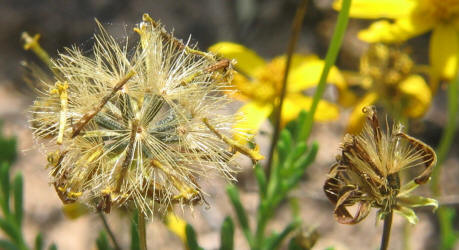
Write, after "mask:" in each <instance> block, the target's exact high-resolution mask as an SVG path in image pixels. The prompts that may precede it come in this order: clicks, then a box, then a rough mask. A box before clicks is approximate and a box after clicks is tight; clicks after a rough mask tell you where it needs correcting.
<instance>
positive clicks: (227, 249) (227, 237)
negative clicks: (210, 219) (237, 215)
mask: <svg viewBox="0 0 459 250" xmlns="http://www.w3.org/2000/svg"><path fill="white" fill-rule="evenodd" d="M220 242H221V243H220V244H221V246H220V250H233V249H234V223H233V220H232V219H231V217H229V216H227V217H226V218H225V220H224V221H223V224H222V230H221V233H220Z"/></svg>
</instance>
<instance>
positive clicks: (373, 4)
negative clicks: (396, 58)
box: [334, 0, 459, 80]
mask: <svg viewBox="0 0 459 250" xmlns="http://www.w3.org/2000/svg"><path fill="white" fill-rule="evenodd" d="M341 2H342V1H341V0H337V1H335V4H334V7H335V8H336V9H339V8H340V7H341ZM350 15H351V17H356V18H365V19H380V18H384V20H379V21H376V22H374V23H373V24H372V25H371V26H370V27H369V28H368V29H366V30H363V31H361V32H360V33H359V38H360V39H362V40H364V41H367V42H370V43H374V42H385V43H400V42H403V41H405V40H407V39H410V38H412V37H415V36H418V35H421V34H424V33H426V32H428V31H432V35H431V37H430V63H431V66H432V74H433V77H434V78H436V79H440V80H441V79H452V78H453V77H455V76H456V72H457V67H458V59H459V0H353V1H352V6H351V12H350ZM387 19H389V20H387Z"/></svg>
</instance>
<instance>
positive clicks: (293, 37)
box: [266, 0, 308, 178]
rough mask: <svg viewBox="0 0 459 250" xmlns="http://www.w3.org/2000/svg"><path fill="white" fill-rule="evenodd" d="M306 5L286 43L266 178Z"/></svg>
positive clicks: (298, 10) (305, 1)
mask: <svg viewBox="0 0 459 250" xmlns="http://www.w3.org/2000/svg"><path fill="white" fill-rule="evenodd" d="M307 5H308V1H307V0H302V1H301V3H300V6H298V8H297V10H296V14H295V18H294V19H293V25H292V34H291V36H290V40H289V42H288V47H287V62H286V63H285V69H284V77H283V78H282V88H281V92H280V95H279V105H278V106H277V107H276V109H275V110H274V122H275V124H274V134H273V138H272V139H271V147H270V149H269V158H268V165H267V167H266V177H267V178H269V175H270V173H271V165H272V161H273V156H274V150H275V149H276V143H277V140H278V139H279V133H280V126H281V117H282V116H281V115H282V106H283V104H284V99H285V93H286V92H287V80H288V75H289V72H290V65H291V63H292V57H293V52H294V51H295V47H296V43H297V41H298V36H299V34H300V31H301V27H302V26H303V19H304V15H305V14H306V7H307Z"/></svg>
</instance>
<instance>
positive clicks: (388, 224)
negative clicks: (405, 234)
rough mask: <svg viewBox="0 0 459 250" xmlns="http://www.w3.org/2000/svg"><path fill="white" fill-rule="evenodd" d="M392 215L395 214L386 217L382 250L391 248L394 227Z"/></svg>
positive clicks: (391, 213)
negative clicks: (390, 242) (390, 240)
mask: <svg viewBox="0 0 459 250" xmlns="http://www.w3.org/2000/svg"><path fill="white" fill-rule="evenodd" d="M392 215H393V212H392V211H391V212H390V213H389V214H388V215H386V216H385V217H384V228H383V235H382V238H381V247H380V248H379V249H380V250H386V249H387V247H388V246H389V238H390V229H391V227H392Z"/></svg>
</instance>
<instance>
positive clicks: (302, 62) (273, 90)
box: [209, 42, 345, 139]
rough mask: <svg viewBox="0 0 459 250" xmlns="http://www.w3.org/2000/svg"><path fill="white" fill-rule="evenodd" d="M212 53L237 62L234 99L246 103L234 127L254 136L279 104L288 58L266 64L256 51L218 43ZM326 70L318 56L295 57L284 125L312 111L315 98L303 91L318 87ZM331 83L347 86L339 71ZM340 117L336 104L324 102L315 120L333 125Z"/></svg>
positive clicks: (320, 105) (289, 83) (286, 97)
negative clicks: (301, 113) (331, 121)
mask: <svg viewBox="0 0 459 250" xmlns="http://www.w3.org/2000/svg"><path fill="white" fill-rule="evenodd" d="M209 51H211V52H213V53H215V54H218V55H221V56H223V57H226V58H232V59H235V60H236V61H237V64H236V65H235V66H234V67H235V69H236V71H237V73H235V75H234V79H233V86H234V87H235V88H236V89H237V91H236V92H235V94H234V97H235V98H237V99H239V100H242V101H246V103H245V104H244V106H242V107H241V108H240V109H239V114H241V116H242V119H239V122H238V123H236V124H235V126H236V127H237V128H238V129H241V130H243V131H244V132H246V133H248V134H254V133H255V132H256V131H258V129H259V127H260V126H261V124H262V123H263V121H264V120H265V119H266V118H267V117H269V116H270V115H271V113H272V112H273V109H274V107H275V105H276V104H277V103H278V102H279V96H280V92H281V91H280V90H281V87H282V86H281V85H282V77H283V75H284V71H285V64H286V56H285V55H282V56H278V57H275V58H274V59H272V60H271V61H265V60H264V59H263V58H261V57H260V56H259V55H257V54H256V53H255V52H254V51H252V50H250V49H248V48H246V47H244V46H242V45H239V44H235V43H230V42H220V43H217V44H215V45H213V46H212V47H210V48H209ZM323 66H324V61H323V60H320V59H319V58H318V57H317V56H315V55H300V54H295V55H293V58H292V65H291V71H290V73H289V77H288V82H287V93H286V96H285V99H284V105H283V108H282V117H281V123H282V124H283V125H285V124H286V123H288V122H289V121H291V120H293V119H295V118H296V117H297V116H298V114H299V112H300V111H301V110H309V108H310V106H311V102H312V98H310V97H309V96H306V95H304V91H305V90H307V89H311V88H314V87H315V86H316V85H317V84H318V82H319V78H320V74H321V73H322V69H323ZM328 81H329V82H330V83H332V84H335V85H336V86H338V87H341V88H343V87H344V85H345V84H344V79H343V77H342V75H341V73H340V72H339V71H338V70H337V69H336V68H333V69H332V70H331V72H330V74H329V77H328ZM338 115H339V112H338V107H337V106H336V105H335V104H332V103H329V102H327V101H323V100H322V101H320V102H319V106H318V110H317V112H316V114H315V117H314V118H315V119H316V120H317V121H330V120H334V119H336V118H337V117H338ZM240 139H244V138H240ZM245 139H247V137H245Z"/></svg>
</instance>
